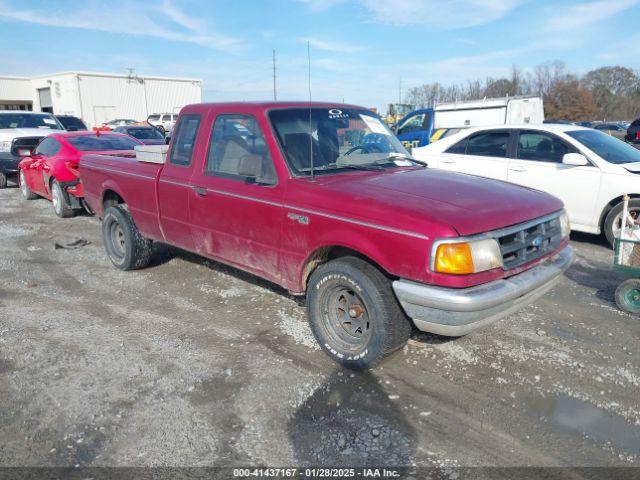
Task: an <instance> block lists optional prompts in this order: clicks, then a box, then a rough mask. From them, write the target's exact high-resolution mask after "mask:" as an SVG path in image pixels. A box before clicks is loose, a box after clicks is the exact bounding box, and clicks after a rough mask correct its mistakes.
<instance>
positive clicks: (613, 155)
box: [566, 130, 640, 165]
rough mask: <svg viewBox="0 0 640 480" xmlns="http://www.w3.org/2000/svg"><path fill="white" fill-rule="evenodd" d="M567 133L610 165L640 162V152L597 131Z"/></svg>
mask: <svg viewBox="0 0 640 480" xmlns="http://www.w3.org/2000/svg"><path fill="white" fill-rule="evenodd" d="M566 133H567V135H569V136H570V137H572V138H574V139H575V140H577V141H578V142H580V143H582V144H583V145H584V146H585V147H587V148H588V149H589V150H591V151H593V152H595V153H596V154H598V155H599V156H600V157H602V159H603V160H606V161H607V162H609V163H615V164H618V165H620V164H623V163H635V162H640V150H637V149H635V148H633V147H632V146H630V145H627V144H626V143H624V142H623V141H622V140H618V139H617V138H615V137H612V136H610V135H607V134H606V133H602V132H599V131H597V130H575V131H573V132H566Z"/></svg>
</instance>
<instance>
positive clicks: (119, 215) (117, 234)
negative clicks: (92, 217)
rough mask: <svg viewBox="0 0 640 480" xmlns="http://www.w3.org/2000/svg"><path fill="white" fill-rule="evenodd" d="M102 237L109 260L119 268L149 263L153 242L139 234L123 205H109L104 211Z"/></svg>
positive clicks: (135, 266)
mask: <svg viewBox="0 0 640 480" xmlns="http://www.w3.org/2000/svg"><path fill="white" fill-rule="evenodd" d="M102 239H103V241H104V246H105V249H106V250H107V255H108V256H109V260H111V263H113V264H114V265H115V266H116V267H117V268H119V269H120V270H136V269H139V268H144V267H146V266H147V265H149V261H150V260H151V248H152V245H153V242H152V241H151V240H149V239H146V238H144V237H143V236H142V235H141V234H140V232H139V231H138V228H137V227H136V224H135V223H134V221H133V218H132V217H131V214H130V213H129V210H128V209H127V207H126V206H125V205H116V206H113V207H109V208H107V210H106V211H105V212H104V218H103V219H102Z"/></svg>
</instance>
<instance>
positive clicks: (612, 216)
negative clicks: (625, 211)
mask: <svg viewBox="0 0 640 480" xmlns="http://www.w3.org/2000/svg"><path fill="white" fill-rule="evenodd" d="M622 206H623V205H622V202H620V203H619V204H617V205H616V206H615V207H613V208H612V209H611V210H609V213H608V214H607V216H606V218H605V220H604V224H603V230H604V235H605V237H607V241H608V242H609V244H610V245H611V246H613V239H614V237H615V232H616V230H617V229H618V228H620V227H619V225H616V223H618V221H619V220H621V218H618V217H620V216H621V213H622ZM629 210H630V211H637V212H638V214H640V199H638V198H632V199H631V200H629Z"/></svg>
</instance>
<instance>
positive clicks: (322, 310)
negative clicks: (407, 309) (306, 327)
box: [307, 257, 411, 369]
mask: <svg viewBox="0 0 640 480" xmlns="http://www.w3.org/2000/svg"><path fill="white" fill-rule="evenodd" d="M307 314H308V317H309V323H310V325H311V330H312V331H313V334H314V336H315V337H316V340H317V341H318V343H319V344H320V346H321V347H322V348H323V349H324V350H325V352H326V353H327V354H328V355H329V356H330V357H331V358H333V359H334V360H335V361H337V362H338V363H340V364H342V365H344V366H345V367H347V368H352V369H366V368H371V367H373V366H374V365H376V364H377V363H378V362H380V361H381V360H382V359H383V358H385V357H386V356H388V355H390V354H391V353H392V352H394V351H395V350H397V349H398V348H400V347H402V346H403V345H404V344H405V343H406V341H407V340H408V339H409V334H410V333H411V323H410V322H409V320H408V319H407V317H406V316H405V315H404V312H403V311H402V309H401V308H400V305H398V301H397V300H396V298H395V295H394V294H393V292H392V290H391V282H390V281H389V279H388V278H386V277H385V276H384V275H383V274H382V272H380V271H379V270H378V269H377V268H375V267H374V266H372V265H371V264H369V263H367V262H365V261H364V260H361V259H359V258H355V257H344V258H340V259H338V260H333V261H331V262H328V263H325V264H323V265H320V266H319V267H318V268H317V269H316V271H315V272H314V273H313V274H312V275H311V278H310V279H309V286H308V289H307Z"/></svg>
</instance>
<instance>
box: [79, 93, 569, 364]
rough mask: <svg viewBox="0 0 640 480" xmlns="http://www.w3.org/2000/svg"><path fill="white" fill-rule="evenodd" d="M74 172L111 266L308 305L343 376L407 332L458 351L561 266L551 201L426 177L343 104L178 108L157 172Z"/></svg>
mask: <svg viewBox="0 0 640 480" xmlns="http://www.w3.org/2000/svg"><path fill="white" fill-rule="evenodd" d="M80 172H81V176H82V179H83V183H84V188H85V198H86V201H87V202H88V203H89V204H90V206H91V207H92V208H93V210H94V211H95V212H96V213H97V215H98V216H99V217H100V218H101V219H102V234H103V238H104V244H105V247H106V251H107V253H108V256H109V257H110V259H111V261H112V262H113V264H114V265H115V266H116V267H118V268H120V269H123V270H129V269H136V268H142V267H144V266H146V265H147V264H148V262H149V258H150V255H151V245H152V242H153V241H159V242H164V243H169V244H172V245H175V246H178V247H180V248H183V249H185V250H189V251H192V252H196V253H199V254H201V255H203V256H206V257H209V258H212V259H215V260H218V261H220V262H223V263H226V264H229V265H232V266H235V267H238V268H240V269H243V270H246V271H249V272H252V273H254V274H256V275H259V276H261V277H264V278H266V279H268V280H270V281H272V282H274V283H276V284H278V285H281V286H283V287H284V288H286V289H288V290H289V291H291V292H292V293H294V294H299V295H305V294H306V303H307V313H308V318H309V322H310V325H311V328H312V330H313V333H314V335H315V337H316V339H317V340H318V343H319V344H320V345H321V346H322V347H323V348H324V349H325V351H326V352H327V353H328V354H329V355H330V356H331V357H332V358H334V359H335V360H336V361H338V362H340V363H342V364H343V365H345V366H347V367H350V368H369V367H371V366H373V365H374V364H376V363H377V362H378V361H380V360H381V359H382V358H384V357H385V356H387V355H388V354H390V353H391V352H393V351H394V350H396V349H398V348H400V347H401V346H403V345H404V343H405V342H406V341H407V339H408V338H409V334H410V332H411V328H412V327H411V323H412V322H413V324H415V326H416V327H417V328H418V329H420V330H423V331H428V332H434V333H437V334H441V335H449V336H459V335H464V334H466V333H469V332H471V331H472V330H474V329H476V328H478V327H481V326H483V325H486V324H488V323H490V322H492V321H494V320H497V319H499V318H501V317H504V316H505V315H507V314H509V313H511V312H514V311H516V310H518V309H519V308H521V307H522V306H523V305H525V304H527V303H529V302H532V301H533V300H535V299H536V298H538V297H539V296H541V295H542V294H543V293H544V292H546V291H547V290H548V289H549V288H550V287H551V286H552V285H553V284H554V282H555V281H556V280H557V279H558V278H559V277H560V276H561V275H562V273H563V272H564V270H566V269H567V268H568V267H569V265H570V264H571V262H572V259H573V250H572V248H571V247H570V246H569V245H568V237H569V231H570V226H569V222H568V219H567V216H566V214H565V212H564V210H563V205H562V203H561V202H560V201H559V200H558V199H556V198H555V197H552V196H550V195H548V194H546V193H543V192H539V191H536V190H532V189H528V188H524V187H519V186H515V185H511V184H507V183H503V182H500V181H496V180H489V179H482V178H478V177H475V176H470V175H464V174H458V173H451V172H445V171H439V170H433V169H430V168H428V167H427V166H426V165H424V164H423V163H420V162H419V161H417V160H413V159H412V158H411V157H410V155H409V153H408V152H407V151H406V150H405V149H404V147H403V146H402V144H401V143H400V142H399V141H398V140H397V138H396V137H395V136H394V135H393V134H392V133H391V132H390V131H389V129H388V128H387V127H386V126H385V125H384V123H383V122H381V121H380V119H379V118H378V117H377V116H376V115H375V114H373V113H372V112H371V111H369V110H367V109H365V108H362V107H357V106H353V105H342V104H326V103H311V104H310V103H302V102H297V103H296V102H291V103H226V104H198V105H189V106H187V107H185V108H183V110H182V112H181V113H180V116H179V119H178V122H177V124H176V127H175V131H174V135H173V138H172V140H171V144H170V146H169V151H168V152H167V154H166V158H165V159H162V160H161V162H160V163H148V162H144V161H141V159H130V158H121V157H113V156H101V155H87V156H85V157H83V159H82V161H81V164H80Z"/></svg>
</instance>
